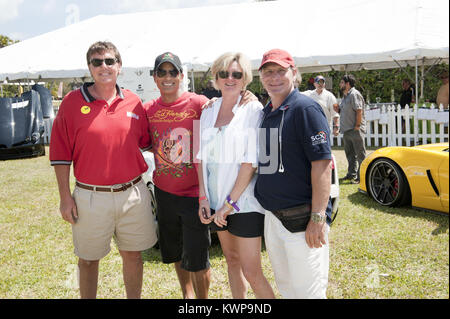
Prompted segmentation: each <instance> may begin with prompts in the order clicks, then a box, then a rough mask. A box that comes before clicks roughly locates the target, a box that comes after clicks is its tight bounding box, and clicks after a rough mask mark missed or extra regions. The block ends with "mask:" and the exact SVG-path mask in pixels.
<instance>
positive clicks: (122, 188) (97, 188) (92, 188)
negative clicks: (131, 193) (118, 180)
mask: <svg viewBox="0 0 450 319" xmlns="http://www.w3.org/2000/svg"><path fill="white" fill-rule="evenodd" d="M141 179H142V176H139V177H136V178H135V179H134V180H132V181H131V182H128V183H125V184H118V185H115V186H112V187H101V186H88V185H84V184H81V183H78V182H76V183H75V184H76V185H77V186H78V187H80V188H83V189H87V190H90V191H95V192H108V193H117V192H123V191H126V190H127V189H128V188H130V187H131V186H133V185H136V184H137V183H139V182H140V181H141Z"/></svg>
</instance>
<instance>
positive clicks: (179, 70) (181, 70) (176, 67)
mask: <svg viewBox="0 0 450 319" xmlns="http://www.w3.org/2000/svg"><path fill="white" fill-rule="evenodd" d="M164 63H170V64H172V65H173V66H174V67H175V69H177V70H178V72H181V73H183V69H181V68H179V67H178V66H177V65H176V63H174V62H172V61H161V62H160V63H159V64H158V65H157V66H156V67H155V71H156V70H157V69H159V67H160V66H161V65H162V64H164Z"/></svg>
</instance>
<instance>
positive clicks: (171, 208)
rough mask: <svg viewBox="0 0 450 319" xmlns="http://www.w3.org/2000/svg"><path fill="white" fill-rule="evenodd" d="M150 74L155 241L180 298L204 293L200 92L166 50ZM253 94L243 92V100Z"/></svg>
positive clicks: (206, 266) (206, 282)
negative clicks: (197, 154) (185, 87)
mask: <svg viewBox="0 0 450 319" xmlns="http://www.w3.org/2000/svg"><path fill="white" fill-rule="evenodd" d="M153 71H154V73H153V79H154V80H155V83H156V85H157V87H158V89H159V91H160V93H161V97H160V98H158V99H156V100H152V101H150V102H148V103H146V104H145V105H144V107H145V109H146V112H147V118H148V121H149V124H150V136H151V140H152V145H153V148H152V151H153V153H154V154H155V166H156V167H155V170H154V171H153V182H154V183H155V197H156V203H157V220H158V230H159V232H158V233H159V245H160V251H161V256H162V261H163V262H164V263H174V266H175V270H176V272H177V276H178V280H179V282H180V286H181V290H182V293H183V298H188V299H192V298H194V297H195V296H196V297H197V298H208V290H209V285H210V262H209V251H208V250H209V246H210V242H211V239H210V233H209V228H208V225H205V224H202V223H201V222H200V219H199V218H198V215H197V212H198V207H199V206H198V204H199V203H198V200H199V198H198V194H199V185H198V176H197V169H196V165H195V164H194V156H193V155H194V154H193V152H194V150H193V146H194V139H198V136H194V123H195V121H197V120H199V119H200V116H201V113H202V109H203V106H204V105H205V104H207V102H208V101H209V100H208V98H206V97H205V96H204V95H197V94H195V93H191V92H183V91H182V89H181V88H182V86H181V84H182V81H183V77H184V75H183V68H182V65H181V61H180V58H179V57H178V56H177V55H175V54H173V53H171V52H166V53H163V54H161V55H159V56H158V57H157V58H156V59H155V66H154V70H153ZM251 99H256V97H255V96H254V95H249V94H247V95H244V97H243V98H242V102H241V104H242V105H243V104H245V103H246V102H248V101H249V100H251Z"/></svg>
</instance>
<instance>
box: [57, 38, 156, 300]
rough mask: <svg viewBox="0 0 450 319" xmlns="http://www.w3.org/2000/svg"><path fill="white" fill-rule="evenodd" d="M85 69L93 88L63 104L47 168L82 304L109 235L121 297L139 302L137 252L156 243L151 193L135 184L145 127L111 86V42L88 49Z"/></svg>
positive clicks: (132, 99) (132, 103) (128, 97)
mask: <svg viewBox="0 0 450 319" xmlns="http://www.w3.org/2000/svg"><path fill="white" fill-rule="evenodd" d="M87 63H88V67H89V71H90V73H91V75H92V78H93V79H94V83H86V84H84V85H83V86H82V87H81V88H80V89H79V90H75V91H72V92H70V93H69V94H68V95H67V96H66V97H65V98H64V100H63V102H62V103H61V106H60V108H59V111H58V114H57V116H56V118H55V121H54V124H53V128H52V135H51V143H50V161H51V165H52V166H53V167H54V169H55V173H56V178H57V181H58V189H59V194H60V211H61V215H62V217H63V219H64V220H66V221H67V222H69V223H71V224H72V233H73V242H74V247H75V254H76V255H77V256H78V257H79V261H78V267H79V270H80V295H81V298H95V297H96V293H97V282H98V265H99V260H100V259H101V258H103V257H105V256H106V255H107V254H108V253H109V251H110V242H111V238H112V236H113V235H114V236H115V239H116V242H117V245H118V248H119V252H120V254H121V256H122V259H123V278H124V283H125V288H126V292H127V297H128V298H139V297H140V295H141V290H142V275H143V263H142V258H141V251H143V250H145V249H148V248H151V247H152V246H153V245H154V244H155V243H156V241H157V237H156V227H155V222H154V220H153V218H152V215H151V204H150V194H149V192H148V190H147V188H146V186H145V184H144V183H143V181H142V178H141V174H142V173H143V172H145V171H146V170H147V169H148V167H147V165H146V163H145V160H144V158H143V156H142V154H141V152H140V150H139V149H140V148H141V149H143V150H145V149H149V148H150V145H151V144H150V138H149V134H148V129H149V127H148V121H147V118H146V113H145V110H144V108H143V105H142V103H141V101H140V99H139V97H137V96H136V95H135V94H133V93H131V92H130V91H128V90H121V89H120V88H119V87H118V85H117V84H116V80H117V76H118V75H119V72H120V70H121V66H122V61H121V57H120V54H119V52H118V50H117V48H116V47H115V46H114V45H113V44H112V43H110V42H97V43H94V44H93V45H92V46H91V47H90V48H89V50H88V52H87ZM72 163H73V166H74V176H75V178H76V186H75V189H74V192H73V196H72V194H71V193H70V182H69V177H70V165H71V164H72Z"/></svg>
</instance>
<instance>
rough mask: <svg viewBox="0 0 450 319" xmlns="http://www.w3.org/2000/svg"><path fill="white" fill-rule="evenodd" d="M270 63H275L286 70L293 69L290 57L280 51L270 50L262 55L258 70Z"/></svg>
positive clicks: (293, 63) (293, 65)
mask: <svg viewBox="0 0 450 319" xmlns="http://www.w3.org/2000/svg"><path fill="white" fill-rule="evenodd" d="M270 62H273V63H276V64H278V65H280V66H282V67H283V68H288V67H290V66H291V67H293V68H295V62H294V59H293V58H292V56H291V55H290V54H289V53H288V52H286V51H284V50H281V49H272V50H270V51H267V52H266V53H264V55H263V58H262V61H261V66H260V67H259V69H258V70H261V68H262V67H263V66H264V64H266V63H270Z"/></svg>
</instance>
